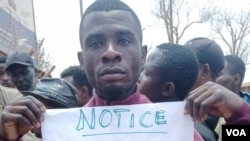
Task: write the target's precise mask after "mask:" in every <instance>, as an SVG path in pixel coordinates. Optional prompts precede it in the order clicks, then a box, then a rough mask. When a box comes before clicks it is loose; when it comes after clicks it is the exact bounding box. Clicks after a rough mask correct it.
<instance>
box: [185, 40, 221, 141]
mask: <svg viewBox="0 0 250 141" xmlns="http://www.w3.org/2000/svg"><path fill="white" fill-rule="evenodd" d="M184 46H186V47H187V48H189V49H191V50H192V51H193V52H194V53H195V54H196V55H197V57H198V61H199V73H198V78H197V80H196V82H195V84H194V85H193V88H192V90H194V89H196V88H198V87H199V86H201V85H202V84H204V83H206V82H209V81H213V82H214V81H215V80H216V78H217V77H218V75H219V73H220V72H221V70H222V69H223V68H224V54H223V52H222V50H221V47H220V46H219V45H218V44H217V43H216V42H215V41H213V40H211V39H208V38H203V37H198V38H194V39H191V40H189V41H188V42H187V43H185V45H184ZM218 120H219V118H218V117H214V116H212V115H209V116H208V118H207V120H205V121H204V122H203V123H202V124H195V128H196V129H197V130H198V132H199V133H200V134H201V135H202V137H203V138H204V140H205V141H216V140H217V138H218V135H217V133H216V132H214V129H215V128H216V125H217V123H218Z"/></svg>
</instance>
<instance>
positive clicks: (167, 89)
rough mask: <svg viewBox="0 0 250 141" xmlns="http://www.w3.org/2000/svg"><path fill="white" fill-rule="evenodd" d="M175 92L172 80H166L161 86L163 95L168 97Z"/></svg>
mask: <svg viewBox="0 0 250 141" xmlns="http://www.w3.org/2000/svg"><path fill="white" fill-rule="evenodd" d="M174 93H175V85H174V83H173V82H166V83H164V84H163V87H162V95H163V96H164V97H170V96H172V95H174Z"/></svg>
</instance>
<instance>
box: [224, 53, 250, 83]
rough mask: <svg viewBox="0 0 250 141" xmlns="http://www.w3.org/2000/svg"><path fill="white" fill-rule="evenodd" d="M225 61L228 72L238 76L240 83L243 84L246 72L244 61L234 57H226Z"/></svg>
mask: <svg viewBox="0 0 250 141" xmlns="http://www.w3.org/2000/svg"><path fill="white" fill-rule="evenodd" d="M224 58H225V61H226V62H227V64H228V65H227V67H228V72H229V73H230V74H231V75H235V74H239V75H240V77H241V83H242V82H243V79H244V77H245V72H246V66H245V63H244V61H243V60H242V59H241V58H240V57H238V56H235V55H226V56H225V57H224Z"/></svg>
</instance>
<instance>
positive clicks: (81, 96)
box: [77, 86, 90, 107]
mask: <svg viewBox="0 0 250 141" xmlns="http://www.w3.org/2000/svg"><path fill="white" fill-rule="evenodd" d="M80 91H81V92H78V93H77V97H78V105H79V106H80V107H81V106H84V105H85V104H86V103H87V102H88V101H89V99H90V95H89V89H88V87H86V86H82V87H81V88H80Z"/></svg>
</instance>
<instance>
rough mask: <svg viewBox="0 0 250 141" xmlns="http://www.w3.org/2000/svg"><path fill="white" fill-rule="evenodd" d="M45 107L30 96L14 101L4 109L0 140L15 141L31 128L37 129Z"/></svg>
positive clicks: (0, 122)
mask: <svg viewBox="0 0 250 141" xmlns="http://www.w3.org/2000/svg"><path fill="white" fill-rule="evenodd" d="M45 110H46V108H45V106H44V105H43V104H42V103H41V102H40V101H38V100H37V99H36V98H34V97H32V96H26V97H22V98H19V99H16V100H15V101H13V102H10V103H8V104H7V106H6V107H4V110H3V113H2V115H1V121H0V138H1V139H4V140H8V141H12V140H13V141H15V140H17V139H18V138H20V137H21V136H23V135H24V134H25V133H27V132H28V131H29V130H30V129H32V128H39V127H40V126H41V122H42V120H43V112H45Z"/></svg>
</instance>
